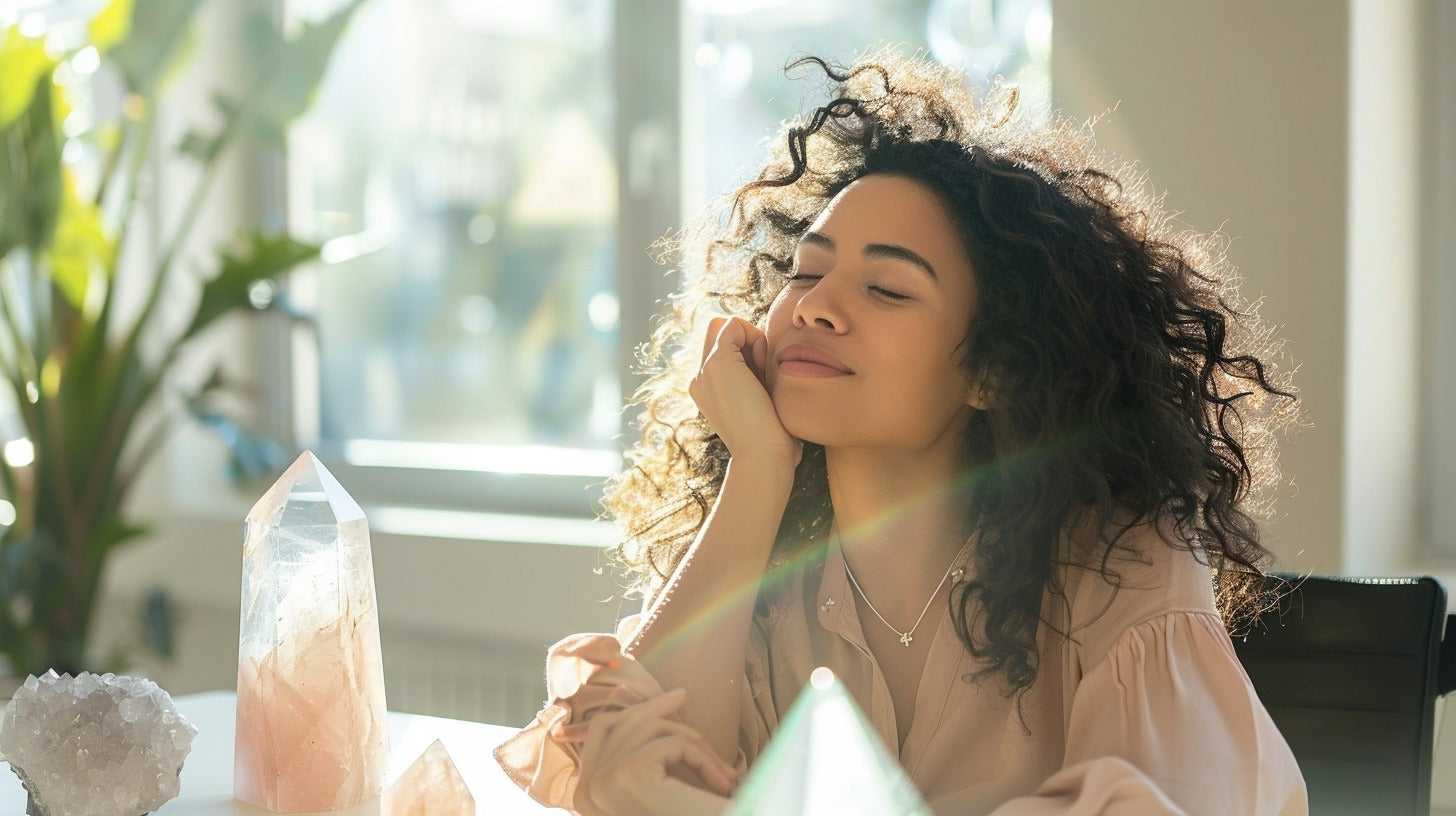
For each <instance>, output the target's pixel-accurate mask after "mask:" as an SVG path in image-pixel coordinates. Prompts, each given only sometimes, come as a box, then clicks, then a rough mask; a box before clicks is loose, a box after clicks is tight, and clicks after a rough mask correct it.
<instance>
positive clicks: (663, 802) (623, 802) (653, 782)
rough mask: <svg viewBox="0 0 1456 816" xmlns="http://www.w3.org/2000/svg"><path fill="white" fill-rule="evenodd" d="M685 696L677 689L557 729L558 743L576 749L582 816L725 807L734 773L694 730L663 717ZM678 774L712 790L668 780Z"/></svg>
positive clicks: (640, 814) (577, 804) (709, 811)
mask: <svg viewBox="0 0 1456 816" xmlns="http://www.w3.org/2000/svg"><path fill="white" fill-rule="evenodd" d="M686 697H687V693H686V692H685V691H684V690H682V689H677V690H675V691H670V692H668V693H666V694H664V695H662V696H660V697H653V698H652V699H649V700H647V701H645V702H641V703H638V704H636V705H632V706H628V707H626V708H623V709H621V710H619V711H613V712H610V713H606V714H598V715H597V716H595V717H592V718H591V719H590V720H589V721H587V722H584V723H578V724H573V725H568V726H565V727H564V728H562V737H563V738H564V739H566V740H568V741H571V742H577V743H578V744H579V745H580V746H581V747H580V751H581V771H580V774H579V776H578V779H577V784H576V797H575V803H574V806H575V808H576V809H577V810H578V811H580V812H581V813H583V814H587V815H588V816H644V815H646V816H650V814H659V813H660V814H682V813H694V814H697V813H704V814H716V813H720V812H722V810H723V809H724V808H725V807H727V805H728V799H727V797H728V795H729V794H731V793H732V791H733V788H734V787H735V786H736V785H737V780H738V774H737V772H736V771H735V770H734V769H733V767H732V766H731V765H729V764H728V763H726V762H724V761H723V759H722V758H721V757H719V756H718V755H717V754H716V753H714V751H713V748H712V746H710V745H709V744H708V741H707V740H706V739H704V738H703V736H702V735H701V734H699V733H698V732H697V731H696V730H694V729H692V728H691V727H689V726H687V725H684V724H683V723H681V722H678V721H676V720H673V719H669V717H670V716H671V715H672V714H673V713H674V712H675V711H677V710H678V709H679V708H680V707H681V706H682V703H683V700H684V699H686ZM684 771H690V772H691V773H695V774H696V777H697V779H699V780H701V781H702V782H703V783H704V784H706V785H708V786H709V787H710V788H712V791H707V790H703V789H702V788H699V787H695V786H694V785H692V784H688V783H687V782H684V781H681V780H680V779H677V778H674V776H673V773H674V772H676V773H683V772H684ZM684 775H687V774H684ZM689 778H692V777H691V776H689Z"/></svg>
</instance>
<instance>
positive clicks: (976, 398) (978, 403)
mask: <svg viewBox="0 0 1456 816" xmlns="http://www.w3.org/2000/svg"><path fill="white" fill-rule="evenodd" d="M966 405H969V406H971V407H972V408H974V409H976V410H977V411H989V410H991V394H990V392H988V391H986V390H985V389H982V388H971V389H968V390H967V391H966Z"/></svg>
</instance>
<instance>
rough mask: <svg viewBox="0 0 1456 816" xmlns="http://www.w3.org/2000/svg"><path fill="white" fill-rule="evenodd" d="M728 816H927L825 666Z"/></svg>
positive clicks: (782, 725)
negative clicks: (861, 815) (911, 815)
mask: <svg viewBox="0 0 1456 816" xmlns="http://www.w3.org/2000/svg"><path fill="white" fill-rule="evenodd" d="M727 814H728V816H829V814H834V816H854V814H864V815H865V816H901V815H902V814H904V815H905V816H909V815H910V814H914V815H915V816H922V814H923V816H930V808H929V807H928V806H927V805H926V804H925V800H924V799H923V798H921V796H920V791H919V790H917V789H916V787H915V783H913V782H911V781H910V777H909V776H907V775H906V774H905V770H904V769H903V768H901V767H900V763H899V762H897V761H896V760H895V758H894V757H893V756H891V755H890V753H889V751H887V750H886V749H885V745H884V743H883V742H882V741H881V740H880V737H879V735H878V734H876V733H875V730H874V728H873V726H871V725H870V722H869V720H867V719H865V715H864V713H863V712H861V711H860V710H859V706H857V705H855V702H854V698H852V697H850V696H849V693H848V692H847V691H845V690H844V685H843V684H842V683H840V682H839V680H838V679H837V678H835V676H834V675H833V673H831V672H830V671H829V670H828V669H826V668H823V667H820V668H818V669H815V670H814V673H813V675H812V676H811V677H810V680H809V683H808V684H807V685H805V686H804V690H803V691H802V692H800V693H799V698H798V699H797V700H795V701H794V704H793V706H791V707H790V708H789V713H788V714H787V715H786V716H785V717H784V720H783V722H782V723H780V724H779V729H778V731H776V732H775V733H774V735H773V738H772V739H771V740H769V743H768V747H767V748H765V749H764V752H763V754H762V755H761V756H759V758H758V760H757V761H756V762H755V763H754V765H753V769H752V770H751V771H749V773H748V777H747V778H745V779H744V780H743V784H742V785H741V786H740V787H739V788H738V793H737V794H736V795H735V796H734V797H733V801H732V802H731V803H730V804H729V806H728V810H727Z"/></svg>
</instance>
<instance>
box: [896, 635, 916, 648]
mask: <svg viewBox="0 0 1456 816" xmlns="http://www.w3.org/2000/svg"><path fill="white" fill-rule="evenodd" d="M914 639H915V638H913V637H910V633H909V632H906V633H904V634H902V635H900V642H901V643H903V644H905V648H907V649H908V648H910V641H912V640H914Z"/></svg>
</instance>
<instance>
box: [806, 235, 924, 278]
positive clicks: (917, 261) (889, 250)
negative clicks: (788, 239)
mask: <svg viewBox="0 0 1456 816" xmlns="http://www.w3.org/2000/svg"><path fill="white" fill-rule="evenodd" d="M799 243H800V244H801V245H802V244H810V245H812V246H817V247H823V248H824V249H827V250H829V251H830V252H833V251H834V239H833V238H830V237H829V236H828V235H825V234H824V233H822V232H812V231H811V232H806V233H804V237H803V238H800V239H799ZM863 254H864V256H865V257H866V258H889V259H891V260H896V261H908V262H910V263H912V264H914V265H916V266H918V267H920V270H921V271H922V272H924V273H925V274H927V275H929V276H930V279H931V280H933V281H935V282H937V283H939V282H940V277H939V276H938V275H936V274H935V267H933V266H931V265H930V261H927V260H925V258H923V257H921V256H920V254H919V253H918V252H915V251H914V250H912V249H909V248H908V247H902V246H900V245H899V244H865V248H864V253H863Z"/></svg>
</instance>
